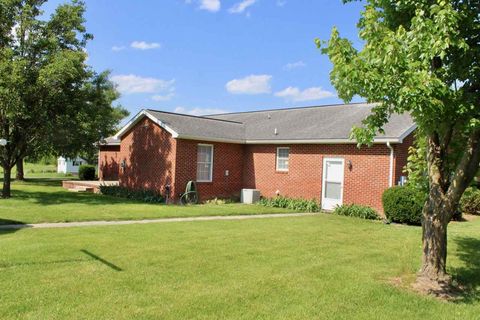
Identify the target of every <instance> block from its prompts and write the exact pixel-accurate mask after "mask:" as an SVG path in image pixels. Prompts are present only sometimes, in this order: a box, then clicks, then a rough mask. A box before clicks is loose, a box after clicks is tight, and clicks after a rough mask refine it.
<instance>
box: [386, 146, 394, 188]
mask: <svg viewBox="0 0 480 320" xmlns="http://www.w3.org/2000/svg"><path fill="white" fill-rule="evenodd" d="M387 148H388V149H390V170H389V174H388V187H389V188H391V187H393V156H394V154H393V147H392V145H391V144H390V141H387Z"/></svg>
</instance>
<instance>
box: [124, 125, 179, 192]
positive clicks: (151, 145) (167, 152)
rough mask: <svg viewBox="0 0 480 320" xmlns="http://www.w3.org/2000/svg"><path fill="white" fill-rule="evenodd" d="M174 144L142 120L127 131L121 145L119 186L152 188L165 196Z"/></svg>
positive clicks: (170, 180)
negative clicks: (123, 164)
mask: <svg viewBox="0 0 480 320" xmlns="http://www.w3.org/2000/svg"><path fill="white" fill-rule="evenodd" d="M176 146H177V141H176V140H175V139H173V138H172V136H171V135H170V133H168V132H167V131H166V130H165V129H163V128H161V127H160V126H158V125H157V124H155V123H153V122H152V121H151V120H150V119H148V118H146V117H145V118H143V119H142V120H140V121H139V122H138V123H137V125H135V126H134V127H133V128H132V129H131V130H130V131H128V132H127V133H126V134H125V135H124V136H123V137H122V142H121V151H120V154H119V163H120V164H121V162H122V161H123V160H125V162H126V167H125V169H123V168H120V174H119V178H120V179H119V180H120V185H121V186H124V187H128V188H132V189H152V190H157V191H159V192H161V193H164V191H165V190H164V187H165V185H166V184H173V182H174V174H175V154H176Z"/></svg>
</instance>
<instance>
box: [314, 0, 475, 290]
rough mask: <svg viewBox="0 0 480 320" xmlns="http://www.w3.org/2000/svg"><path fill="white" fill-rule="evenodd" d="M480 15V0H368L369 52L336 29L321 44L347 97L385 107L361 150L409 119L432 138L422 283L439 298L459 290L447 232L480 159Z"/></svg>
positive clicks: (357, 132)
mask: <svg viewBox="0 0 480 320" xmlns="http://www.w3.org/2000/svg"><path fill="white" fill-rule="evenodd" d="M350 1H352V0H346V1H344V2H350ZM479 15H480V1H479V0H415V1H413V0H396V1H393V0H368V1H367V4H366V6H365V9H364V11H363V12H362V14H361V19H360V21H359V23H358V28H359V35H360V38H361V39H362V40H363V42H364V46H363V48H361V49H356V48H355V47H354V46H353V44H352V43H351V42H350V41H349V40H347V39H345V38H342V37H340V35H339V32H338V30H337V29H336V28H334V29H333V30H332V34H331V38H330V39H329V41H328V42H322V41H320V40H316V42H317V46H319V47H321V48H322V51H323V53H325V54H327V55H328V56H329V58H330V60H331V62H332V63H333V70H332V71H331V74H330V77H331V81H332V83H333V85H334V86H335V88H336V89H337V91H338V93H339V96H340V97H341V98H342V99H343V100H345V101H350V100H351V99H352V98H353V97H354V96H355V95H359V96H361V97H364V98H366V100H367V101H368V102H372V103H373V102H374V103H377V105H376V106H375V107H374V108H373V109H372V114H371V115H370V116H368V117H367V118H366V119H365V120H364V124H363V126H362V127H360V128H354V129H353V130H352V137H354V138H356V139H357V142H358V143H359V144H369V143H371V142H372V140H373V137H374V135H375V134H376V133H377V132H379V131H380V132H381V131H382V127H383V126H384V125H385V123H387V122H388V118H389V116H390V115H391V114H392V113H404V112H408V113H410V114H411V115H412V117H413V119H414V120H415V122H416V124H417V125H418V132H419V133H421V134H422V135H424V136H425V137H426V139H427V165H428V180H429V190H428V193H429V197H428V200H427V202H426V203H425V207H424V209H423V223H422V229H423V237H422V242H423V246H422V247H423V258H422V268H421V270H420V272H419V274H418V277H417V282H416V285H417V286H418V288H422V289H424V290H426V291H427V292H431V293H438V294H441V293H445V292H447V291H448V290H449V287H450V283H451V281H450V277H449V276H448V274H447V272H446V261H447V225H448V223H449V221H450V220H451V218H452V215H453V214H454V212H455V211H456V209H457V207H458V203H459V200H460V198H461V196H462V194H463V192H464V190H465V189H466V188H467V186H468V185H469V183H470V182H471V180H472V179H473V177H474V175H475V172H476V170H477V169H478V166H479V162H480V67H479V65H478V63H479V61H480V23H479V20H480V17H479ZM452 172H453V174H451V173H452Z"/></svg>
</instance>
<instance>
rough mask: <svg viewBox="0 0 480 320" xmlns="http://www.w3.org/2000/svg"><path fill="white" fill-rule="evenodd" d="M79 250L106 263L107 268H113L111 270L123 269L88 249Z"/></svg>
mask: <svg viewBox="0 0 480 320" xmlns="http://www.w3.org/2000/svg"><path fill="white" fill-rule="evenodd" d="M80 251H81V252H83V253H85V254H86V255H87V256H89V257H90V258H93V259H95V260H97V261H99V262H101V263H103V264H104V265H106V266H107V267H109V268H111V269H113V270H115V271H123V269H122V268H120V267H119V266H117V265H114V264H113V263H111V262H110V261H107V260H105V259H103V258H101V257H99V256H97V255H96V254H93V253H91V252H90V251H88V250H85V249H82V250H80Z"/></svg>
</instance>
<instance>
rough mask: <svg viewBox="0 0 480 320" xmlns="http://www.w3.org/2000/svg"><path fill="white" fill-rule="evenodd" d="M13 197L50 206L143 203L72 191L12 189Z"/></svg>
mask: <svg viewBox="0 0 480 320" xmlns="http://www.w3.org/2000/svg"><path fill="white" fill-rule="evenodd" d="M13 197H15V199H24V200H28V201H30V202H33V203H35V204H39V205H43V206H50V205H57V204H68V203H76V204H86V205H114V204H125V203H144V202H141V201H136V200H132V199H124V198H116V197H110V196H106V195H101V194H93V193H88V192H86V193H74V192H69V191H58V192H52V191H23V190H14V192H13Z"/></svg>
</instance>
